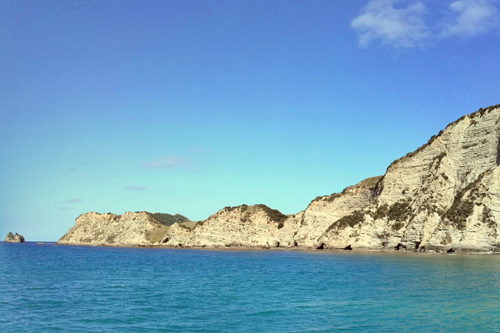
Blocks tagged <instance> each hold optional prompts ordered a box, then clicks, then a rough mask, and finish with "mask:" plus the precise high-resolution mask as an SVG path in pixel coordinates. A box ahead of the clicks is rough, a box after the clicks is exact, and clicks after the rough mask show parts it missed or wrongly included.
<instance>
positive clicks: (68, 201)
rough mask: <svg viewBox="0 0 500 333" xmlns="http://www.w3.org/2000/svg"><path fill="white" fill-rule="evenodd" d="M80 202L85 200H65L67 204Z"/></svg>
mask: <svg viewBox="0 0 500 333" xmlns="http://www.w3.org/2000/svg"><path fill="white" fill-rule="evenodd" d="M79 202H83V199H80V198H75V199H69V200H66V201H65V203H67V204H75V203H79Z"/></svg>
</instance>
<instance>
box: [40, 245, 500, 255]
mask: <svg viewBox="0 0 500 333" xmlns="http://www.w3.org/2000/svg"><path fill="white" fill-rule="evenodd" d="M30 243H33V244H35V245H57V246H83V247H115V248H139V249H166V250H199V251H235V252H238V251H241V252H250V251H258V252H268V251H281V252H304V253H353V254H354V253H358V254H369V253H374V254H398V255H448V256H453V255H500V252H493V251H480V250H464V251H462V250H457V251H455V252H451V253H449V252H447V251H440V252H439V251H435V250H428V251H407V250H382V249H366V248H365V249H362V248H361V249H356V248H354V249H350V250H346V249H334V248H326V249H312V248H301V247H290V248H285V247H281V248H280V247H272V248H263V247H226V246H224V247H187V246H186V247H179V246H164V245H130V244H127V245H125V244H122V245H111V244H76V243H74V244H57V242H54V243H41V242H30Z"/></svg>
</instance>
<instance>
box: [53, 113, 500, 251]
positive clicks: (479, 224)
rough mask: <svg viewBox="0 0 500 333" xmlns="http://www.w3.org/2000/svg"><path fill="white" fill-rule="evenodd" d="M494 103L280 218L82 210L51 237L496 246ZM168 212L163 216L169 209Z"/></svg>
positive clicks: (274, 214)
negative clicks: (377, 172) (383, 167)
mask: <svg viewBox="0 0 500 333" xmlns="http://www.w3.org/2000/svg"><path fill="white" fill-rule="evenodd" d="M499 165H500V105H495V106H491V107H488V108H485V109H482V108H481V109H479V110H478V111H476V112H474V113H471V114H468V115H465V116H463V117H461V118H460V119H458V120H456V121H455V122H453V123H451V124H449V125H448V126H447V127H446V128H445V129H444V130H442V131H440V132H439V133H437V134H436V135H434V136H432V137H431V138H430V139H429V141H428V142H427V143H426V144H424V145H423V146H421V147H420V148H418V149H417V150H415V151H414V152H411V153H408V154H407V155H406V156H403V157H401V158H400V159H398V160H396V161H394V162H392V163H391V164H390V165H389V167H388V168H387V171H386V173H385V174H384V175H383V176H378V177H372V178H368V179H365V180H363V181H361V182H360V183H358V184H356V185H354V186H350V187H347V188H346V189H344V190H343V191H342V192H341V193H333V194H331V195H324V196H319V197H317V198H315V199H313V200H312V201H311V202H310V203H309V205H308V206H307V207H306V208H305V209H304V210H303V211H301V212H298V213H296V214H293V215H284V214H282V213H281V212H279V211H277V210H274V209H271V208H269V207H267V206H265V205H253V206H247V205H241V206H237V207H226V208H223V209H221V210H220V211H218V212H217V213H215V214H213V215H211V216H210V217H209V218H207V219H206V220H204V221H199V222H191V221H189V220H187V219H185V220H180V221H178V222H175V223H173V224H169V223H165V222H164V221H161V220H160V219H158V218H156V217H155V216H154V214H151V213H147V212H136V213H130V212H127V213H125V214H123V215H114V214H111V213H108V214H98V213H95V212H91V213H87V214H83V215H80V216H79V217H78V218H77V219H76V221H75V226H74V227H72V228H71V229H70V230H69V231H68V232H67V233H66V234H65V235H64V236H63V237H62V238H61V239H60V240H59V241H58V242H57V243H58V244H77V245H112V246H166V247H188V248H189V247H190V248H234V249H237V248H264V249H270V248H285V249H323V250H324V249H330V250H334V249H339V250H340V249H347V250H355V251H356V250H358V251H365V250H368V251H412V252H444V253H464V252H465V253H496V252H500V236H499V232H498V228H499V225H498V222H499V221H500V168H499ZM167 215H168V214H167Z"/></svg>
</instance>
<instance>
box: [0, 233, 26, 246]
mask: <svg viewBox="0 0 500 333" xmlns="http://www.w3.org/2000/svg"><path fill="white" fill-rule="evenodd" d="M3 241H4V242H6V243H24V237H23V236H22V235H19V234H18V233H17V232H16V234H13V233H12V232H9V233H8V234H7V236H5V239H4V240H3Z"/></svg>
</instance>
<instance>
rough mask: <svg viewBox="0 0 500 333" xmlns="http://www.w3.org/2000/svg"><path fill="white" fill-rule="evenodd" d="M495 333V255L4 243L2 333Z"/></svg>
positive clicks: (498, 317)
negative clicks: (418, 332)
mask: <svg viewBox="0 0 500 333" xmlns="http://www.w3.org/2000/svg"><path fill="white" fill-rule="evenodd" d="M417 330H418V331H423V332H451V331H455V332H498V331H500V256H458V255H449V256H446V255H422V254H421V255H412V254H409V255H391V254H357V253H326V252H314V253H304V252H281V251H267V252H266V251H197V250H187V249H182V250H168V249H143V248H130V249H129V248H105V247H73V246H55V245H36V244H33V243H27V244H0V331H1V332H40V331H72V332H111V331H112V332H127V331H128V332H137V331H153V332H180V331H195V332H220V331H225V332H259V331H272V332H302V331H320V332H332V331H343V332H366V331H369V332H401V331H403V332H408V331H417Z"/></svg>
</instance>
